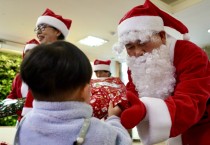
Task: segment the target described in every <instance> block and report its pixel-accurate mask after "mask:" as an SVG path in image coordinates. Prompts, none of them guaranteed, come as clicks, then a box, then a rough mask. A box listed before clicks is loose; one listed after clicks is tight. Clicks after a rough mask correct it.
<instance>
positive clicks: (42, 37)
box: [35, 24, 61, 44]
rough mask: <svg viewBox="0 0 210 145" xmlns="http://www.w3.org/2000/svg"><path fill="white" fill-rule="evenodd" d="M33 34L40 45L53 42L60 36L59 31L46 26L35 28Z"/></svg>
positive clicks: (41, 25)
mask: <svg viewBox="0 0 210 145" xmlns="http://www.w3.org/2000/svg"><path fill="white" fill-rule="evenodd" d="M35 32H36V35H37V38H38V40H39V42H40V43H42V44H43V43H44V44H47V43H52V42H55V41H57V40H58V37H59V36H60V35H61V32H60V31H59V30H57V29H56V28H54V27H52V26H50V25H47V24H40V25H39V26H37V27H36V28H35Z"/></svg>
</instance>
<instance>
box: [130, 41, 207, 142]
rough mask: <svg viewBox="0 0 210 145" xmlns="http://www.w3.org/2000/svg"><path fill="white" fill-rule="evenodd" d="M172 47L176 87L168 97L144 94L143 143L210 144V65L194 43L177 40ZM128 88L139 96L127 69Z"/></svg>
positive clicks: (140, 127) (141, 136) (140, 129)
mask: <svg viewBox="0 0 210 145" xmlns="http://www.w3.org/2000/svg"><path fill="white" fill-rule="evenodd" d="M174 44H175V45H174V48H171V49H170V51H171V54H173V55H172V57H173V60H172V61H173V64H174V66H175V68H176V72H175V75H176V86H175V89H174V92H173V94H172V95H171V96H168V97H167V98H166V99H165V100H161V99H158V98H150V97H143V98H140V100H141V101H142V102H143V103H144V104H145V107H146V110H147V111H146V114H147V115H146V116H147V117H148V118H147V119H145V120H144V121H141V122H140V123H139V125H138V126H137V129H138V132H139V133H140V138H141V140H142V141H143V143H145V144H148V143H151V144H153V143H157V142H160V141H164V140H166V139H168V138H170V139H169V145H171V144H172V145H187V144H189V145H210V139H209V137H210V99H209V96H210V64H209V60H208V56H207V55H206V54H205V52H204V51H203V50H202V49H200V48H199V47H198V46H196V45H195V44H193V43H191V42H189V41H184V40H177V41H176V42H175V43H174ZM128 78H129V82H128V84H127V86H126V88H127V90H129V91H132V92H133V93H135V94H136V95H137V96H138V93H137V92H136V90H135V85H134V84H133V82H132V78H131V71H130V70H128Z"/></svg>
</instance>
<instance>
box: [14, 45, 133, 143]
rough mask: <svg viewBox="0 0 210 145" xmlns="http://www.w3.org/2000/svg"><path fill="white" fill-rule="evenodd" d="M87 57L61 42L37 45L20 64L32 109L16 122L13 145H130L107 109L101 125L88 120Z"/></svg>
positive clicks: (116, 111)
mask: <svg viewBox="0 0 210 145" xmlns="http://www.w3.org/2000/svg"><path fill="white" fill-rule="evenodd" d="M91 76H92V68H91V65H90V62H89V60H88V58H87V56H86V55H85V54H84V53H83V52H82V51H81V50H80V49H79V48H77V47H76V46H74V45H73V44H71V43H68V42H65V41H57V42H54V43H51V44H48V45H43V44H42V45H40V46H37V47H36V48H35V49H33V50H32V51H31V52H30V54H29V55H27V56H26V57H25V59H24V61H23V62H22V64H21V77H22V79H23V80H24V81H25V82H26V83H27V84H28V86H29V88H30V89H31V91H32V94H33V96H34V98H35V100H34V102H33V106H34V107H33V109H32V111H31V112H29V113H28V114H27V115H26V116H25V117H24V118H23V119H22V121H21V123H20V126H19V128H18V131H17V133H16V138H15V143H16V144H20V145H25V144H30V145H38V144H44V145H73V144H82V143H83V144H84V145H131V144H132V141H131V138H130V136H129V134H128V133H127V131H126V129H125V128H123V126H122V125H121V123H120V118H119V117H118V116H119V115H120V113H121V110H120V108H119V107H114V108H113V105H112V104H110V107H109V113H108V116H109V117H108V119H107V120H106V121H105V122H102V121H100V120H99V119H97V118H94V117H91V116H92V112H93V111H92V107H91V106H90V105H89V104H88V103H89V97H90V87H89V83H90V79H91Z"/></svg>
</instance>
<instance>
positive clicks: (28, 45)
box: [23, 44, 37, 53]
mask: <svg viewBox="0 0 210 145" xmlns="http://www.w3.org/2000/svg"><path fill="white" fill-rule="evenodd" d="M35 46H37V44H26V46H25V49H24V52H23V53H26V51H27V50H30V49H33V48H34V47H35Z"/></svg>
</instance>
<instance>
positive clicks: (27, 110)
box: [21, 107, 32, 116]
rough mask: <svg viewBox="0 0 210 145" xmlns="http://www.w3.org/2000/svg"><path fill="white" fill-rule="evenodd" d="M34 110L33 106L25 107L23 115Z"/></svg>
mask: <svg viewBox="0 0 210 145" xmlns="http://www.w3.org/2000/svg"><path fill="white" fill-rule="evenodd" d="M31 110H32V108H28V107H23V110H22V113H21V115H22V116H25V115H26V114H27V113H28V112H30V111H31Z"/></svg>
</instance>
